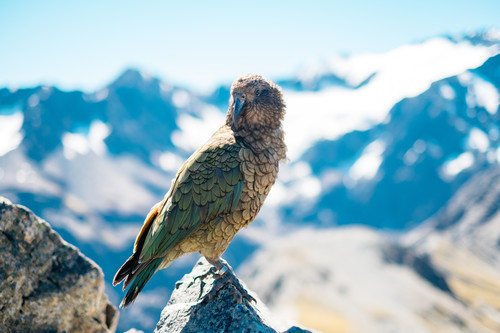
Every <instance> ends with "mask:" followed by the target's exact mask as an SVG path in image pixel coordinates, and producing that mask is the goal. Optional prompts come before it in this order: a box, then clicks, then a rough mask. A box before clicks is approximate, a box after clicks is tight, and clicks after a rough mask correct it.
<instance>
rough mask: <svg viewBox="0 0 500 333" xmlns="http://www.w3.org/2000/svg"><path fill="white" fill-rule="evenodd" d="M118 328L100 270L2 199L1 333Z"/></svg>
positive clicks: (46, 227)
mask: <svg viewBox="0 0 500 333" xmlns="http://www.w3.org/2000/svg"><path fill="white" fill-rule="evenodd" d="M117 323H118V312H117V309H116V308H115V307H114V306H113V305H112V304H111V303H110V302H109V301H108V298H107V296H106V294H105V293H104V275H103V273H102V271H101V269H100V268H99V267H98V266H97V265H96V264H95V263H94V262H93V261H91V260H90V259H88V258H87V257H85V256H84V255H83V254H82V253H80V251H79V250H78V249H77V248H75V247H74V246H72V245H70V244H68V243H67V242H65V241H64V240H63V239H62V238H61V237H60V236H59V235H58V234H57V233H56V232H55V231H53V230H52V229H51V227H50V225H49V224H48V223H47V222H45V221H43V220H42V219H40V218H38V217H37V216H36V215H35V214H33V213H32V212H31V211H29V210H28V209H26V208H24V207H22V206H19V205H13V204H12V203H10V202H9V201H8V200H7V199H5V198H2V197H0V332H28V331H30V332H33V331H36V332H63V331H65V332H114V331H115V330H116V325H117Z"/></svg>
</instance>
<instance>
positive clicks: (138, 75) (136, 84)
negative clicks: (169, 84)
mask: <svg viewBox="0 0 500 333" xmlns="http://www.w3.org/2000/svg"><path fill="white" fill-rule="evenodd" d="M158 82H159V80H158V79H157V78H155V77H153V76H152V75H150V74H148V73H146V72H144V71H140V70H138V69H136V68H128V69H126V70H125V71H124V72H123V73H122V74H121V75H120V76H118V78H117V79H116V80H115V81H113V82H112V83H111V84H110V85H109V86H110V87H128V88H141V87H144V86H149V85H150V84H151V83H156V84H158Z"/></svg>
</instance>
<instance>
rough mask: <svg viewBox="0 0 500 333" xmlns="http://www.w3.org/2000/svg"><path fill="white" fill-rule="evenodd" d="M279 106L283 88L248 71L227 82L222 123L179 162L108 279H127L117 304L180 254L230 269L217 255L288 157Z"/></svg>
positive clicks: (130, 298)
mask: <svg viewBox="0 0 500 333" xmlns="http://www.w3.org/2000/svg"><path fill="white" fill-rule="evenodd" d="M285 109H286V105H285V102H284V100H283V94H282V91H281V88H280V87H279V86H278V85H276V84H275V83H273V82H272V81H270V80H268V79H266V78H264V77H262V76H260V75H256V74H246V75H243V76H240V77H238V78H237V79H236V80H235V81H234V82H233V84H232V85H231V90H230V98H229V107H228V111H227V114H226V118H225V122H224V124H223V125H222V126H221V127H220V128H219V129H218V130H217V131H216V132H215V133H214V134H213V135H212V136H211V137H210V139H209V140H208V141H207V142H206V143H205V144H203V145H202V146H201V147H199V148H198V149H197V150H196V151H195V152H194V153H193V154H192V155H191V156H190V157H189V158H188V159H187V160H186V162H185V163H184V164H183V165H182V166H181V168H180V169H179V171H178V172H177V174H176V176H175V178H174V179H173V181H172V185H171V188H170V190H169V191H168V192H167V193H166V194H165V196H164V198H163V200H161V201H160V202H158V203H157V204H155V205H154V206H153V207H152V208H151V210H150V212H149V213H148V214H147V216H146V218H145V220H144V224H143V226H142V228H141V230H140V232H139V234H138V235H137V237H136V240H135V243H134V248H133V253H132V255H131V256H130V257H129V258H128V259H127V261H126V262H125V263H124V264H123V265H122V266H121V267H120V269H119V270H118V271H117V273H116V275H115V277H114V279H113V285H114V286H116V285H117V284H119V283H120V282H121V281H123V280H125V281H124V284H123V290H125V289H126V288H127V287H128V286H129V285H130V288H129V289H128V291H127V293H126V295H125V297H124V298H123V301H122V302H121V304H120V306H121V307H122V308H126V307H127V306H129V305H130V304H131V303H132V302H133V301H134V300H135V299H136V298H137V296H138V295H139V293H140V292H141V291H142V289H143V288H144V286H145V285H146V283H147V282H148V281H149V280H150V279H151V277H152V276H153V275H154V274H155V273H156V272H157V271H159V270H161V269H165V268H167V267H168V266H169V265H170V264H171V263H172V262H173V261H174V260H175V259H177V258H179V257H180V256H182V255H184V254H190V253H195V252H199V253H200V254H201V255H202V256H203V257H205V258H206V260H207V261H208V262H209V263H210V264H211V265H212V266H213V268H215V270H216V271H215V270H213V271H212V270H211V271H210V272H212V273H214V274H215V272H219V273H218V274H219V275H221V276H223V275H224V274H225V273H227V271H228V269H229V270H230V267H228V265H227V263H226V262H225V261H224V260H223V259H222V258H221V256H222V254H223V253H224V251H225V250H226V249H227V247H228V246H229V244H230V242H231V241H232V239H233V238H234V236H235V235H236V233H237V232H238V231H239V230H240V229H242V228H244V227H247V226H248V225H249V224H250V223H251V222H252V221H253V220H254V219H255V217H256V216H257V214H258V212H259V210H260V209H261V207H262V205H263V203H264V200H265V198H266V197H267V195H268V193H269V191H270V189H271V187H272V186H273V184H274V183H275V181H276V179H277V175H278V171H279V166H280V163H281V162H282V161H284V160H286V151H287V147H286V144H285V140H284V138H285V134H284V130H283V126H282V123H283V120H284V116H285ZM233 276H234V275H233ZM236 285H237V284H236ZM237 287H238V288H239V289H240V290H241V288H242V287H241V285H237ZM241 292H242V293H243V296H245V298H247V299H250V300H253V298H252V297H251V296H249V295H248V294H246V291H245V290H241Z"/></svg>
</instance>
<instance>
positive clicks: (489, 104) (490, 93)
mask: <svg viewBox="0 0 500 333" xmlns="http://www.w3.org/2000/svg"><path fill="white" fill-rule="evenodd" d="M469 93H472V94H473V96H474V99H475V101H476V105H477V106H481V107H484V108H485V109H486V111H488V113H489V114H495V113H496V112H497V110H498V105H499V104H500V102H499V96H498V90H497V88H496V87H495V86H494V85H493V84H492V83H491V82H489V81H486V80H484V79H483V78H481V77H480V76H477V75H474V77H473V82H472V86H471V87H470V91H469Z"/></svg>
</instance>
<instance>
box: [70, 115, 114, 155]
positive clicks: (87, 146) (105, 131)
mask: <svg viewBox="0 0 500 333" xmlns="http://www.w3.org/2000/svg"><path fill="white" fill-rule="evenodd" d="M110 133H111V129H110V127H109V125H106V124H105V123H103V122H102V121H100V120H94V121H92V123H91V124H90V128H89V132H88V134H87V135H85V134H77V133H70V132H66V133H64V134H63V136H62V143H63V148H64V156H65V157H66V158H67V159H73V158H74V157H75V156H76V154H80V155H85V154H87V153H88V152H89V151H93V152H94V153H96V154H97V155H104V154H105V153H106V152H107V147H106V144H105V143H104V139H106V138H107V137H108V135H109V134H110Z"/></svg>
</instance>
